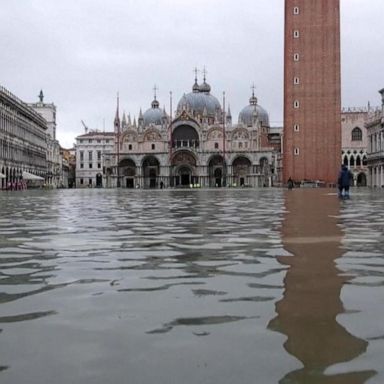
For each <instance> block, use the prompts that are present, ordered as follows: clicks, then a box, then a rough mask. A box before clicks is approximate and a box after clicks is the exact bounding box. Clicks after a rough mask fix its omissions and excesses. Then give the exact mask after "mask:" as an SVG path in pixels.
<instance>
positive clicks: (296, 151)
mask: <svg viewBox="0 0 384 384" xmlns="http://www.w3.org/2000/svg"><path fill="white" fill-rule="evenodd" d="M293 153H294V155H295V156H299V154H300V150H299V148H295V149H294V151H293Z"/></svg>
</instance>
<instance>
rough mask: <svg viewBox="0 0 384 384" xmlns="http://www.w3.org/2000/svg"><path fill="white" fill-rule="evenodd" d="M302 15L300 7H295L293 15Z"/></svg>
mask: <svg viewBox="0 0 384 384" xmlns="http://www.w3.org/2000/svg"><path fill="white" fill-rule="evenodd" d="M299 13H300V9H299V7H293V14H294V15H298V14H299Z"/></svg>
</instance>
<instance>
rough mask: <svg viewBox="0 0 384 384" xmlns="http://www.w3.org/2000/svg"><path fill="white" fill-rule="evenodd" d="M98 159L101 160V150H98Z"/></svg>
mask: <svg viewBox="0 0 384 384" xmlns="http://www.w3.org/2000/svg"><path fill="white" fill-rule="evenodd" d="M97 160H99V161H100V160H101V151H97Z"/></svg>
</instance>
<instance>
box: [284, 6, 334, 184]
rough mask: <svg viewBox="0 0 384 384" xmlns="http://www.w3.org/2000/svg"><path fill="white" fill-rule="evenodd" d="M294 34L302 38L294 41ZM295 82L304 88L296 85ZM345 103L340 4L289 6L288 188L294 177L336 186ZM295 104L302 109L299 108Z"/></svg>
mask: <svg viewBox="0 0 384 384" xmlns="http://www.w3.org/2000/svg"><path fill="white" fill-rule="evenodd" d="M294 7H298V14H294ZM294 31H298V32H299V37H297V38H294ZM295 54H298V55H299V58H298V61H295V60H294V55H295ZM295 77H297V78H298V79H299V81H300V83H299V84H296V85H295V84H294V78H295ZM340 99H341V85H340V5H339V0H286V1H285V47H284V145H283V151H284V154H283V158H284V163H283V167H284V175H283V178H284V182H286V181H287V179H288V178H289V177H292V179H294V180H297V181H300V180H303V179H309V180H323V181H325V182H327V183H335V182H336V179H337V174H338V172H339V169H340V154H341V117H340V111H341V101H340ZM295 100H297V101H299V103H300V106H299V108H294V102H295ZM295 124H298V125H299V131H298V132H295V131H294V125H295ZM295 148H298V150H299V154H298V155H295V154H294V150H295Z"/></svg>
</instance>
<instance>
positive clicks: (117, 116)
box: [115, 93, 120, 188]
mask: <svg viewBox="0 0 384 384" xmlns="http://www.w3.org/2000/svg"><path fill="white" fill-rule="evenodd" d="M115 125H117V188H120V117H119V93H117V110H116V118H115Z"/></svg>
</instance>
